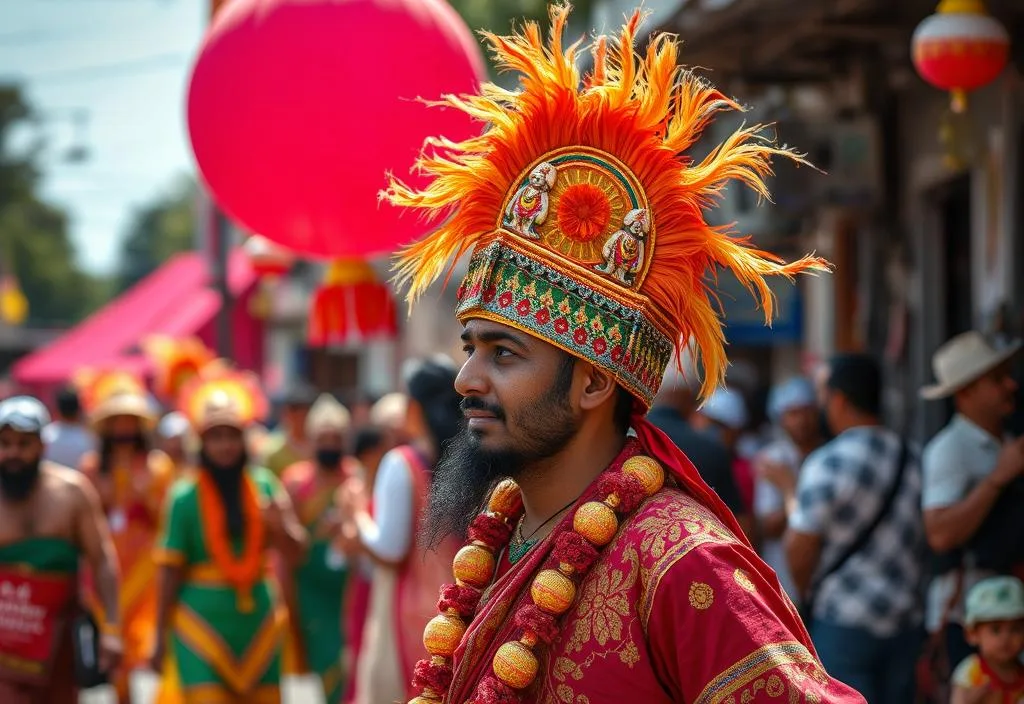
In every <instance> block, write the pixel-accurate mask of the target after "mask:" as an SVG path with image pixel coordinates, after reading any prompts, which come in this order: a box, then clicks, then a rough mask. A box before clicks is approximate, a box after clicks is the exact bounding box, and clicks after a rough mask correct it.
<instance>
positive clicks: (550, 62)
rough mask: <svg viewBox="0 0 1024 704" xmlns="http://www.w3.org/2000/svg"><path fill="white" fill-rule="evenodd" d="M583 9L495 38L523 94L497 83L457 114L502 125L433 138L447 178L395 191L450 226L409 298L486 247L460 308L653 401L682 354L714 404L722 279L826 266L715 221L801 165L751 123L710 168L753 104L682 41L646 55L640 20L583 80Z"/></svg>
mask: <svg viewBox="0 0 1024 704" xmlns="http://www.w3.org/2000/svg"><path fill="white" fill-rule="evenodd" d="M568 14H569V7H568V6H555V7H552V8H551V21H552V27H551V31H550V35H549V38H548V40H547V43H546V44H545V43H544V42H543V40H542V37H541V30H540V28H539V26H538V25H537V24H536V23H533V22H529V23H527V24H526V25H525V27H524V28H523V30H522V31H521V33H517V34H513V35H512V36H509V37H502V36H496V35H494V34H490V33H487V32H485V33H483V36H484V37H485V38H486V39H487V41H488V43H489V44H490V47H491V49H492V51H493V53H494V55H495V57H496V60H497V63H498V65H499V67H500V68H501V69H504V70H512V71H517V72H519V73H520V74H521V78H520V86H519V90H515V91H512V90H506V89H504V88H501V87H499V86H497V85H494V84H490V83H488V84H484V85H483V86H482V89H481V91H480V94H479V95H464V96H445V97H444V99H443V100H442V101H440V103H439V104H440V105H446V106H449V107H451V108H455V109H458V110H461V111H463V112H465V113H467V114H469V115H470V116H472V117H473V118H475V119H477V120H479V121H481V122H483V123H486V125H487V127H486V130H485V131H484V132H483V134H481V135H480V136H478V137H474V138H471V139H467V140H466V141H464V142H458V143H455V142H451V141H448V140H445V139H443V138H435V139H430V140H428V141H427V144H426V147H427V148H429V149H430V151H428V149H425V150H424V153H423V154H422V155H421V157H420V159H419V160H418V162H417V166H418V168H419V169H420V170H421V171H422V172H424V173H426V174H427V175H429V176H431V177H432V180H431V181H430V183H429V185H427V186H426V187H425V188H424V189H423V190H415V189H413V188H410V187H409V186H407V185H405V184H404V183H403V182H402V181H400V180H398V179H395V178H394V177H392V178H391V179H390V184H389V187H388V189H387V190H386V191H385V192H384V193H383V194H382V197H383V198H385V199H387V200H389V201H390V202H391V203H393V204H395V205H398V206H403V207H408V208H413V209H416V210H419V211H421V212H423V213H424V214H426V215H427V216H428V217H429V218H433V219H443V220H442V222H441V224H440V226H439V227H438V228H437V229H436V230H435V231H434V232H433V233H432V234H430V235H428V236H427V237H426V238H424V239H423V240H421V241H419V242H416V243H415V244H413V245H411V246H409V247H407V248H406V249H405V250H404V251H402V252H401V253H400V255H399V259H398V262H397V265H396V269H397V272H398V279H399V281H400V282H402V283H405V284H408V285H409V293H408V297H409V300H410V302H412V301H413V300H415V299H416V297H417V296H419V295H420V294H421V293H422V292H423V291H424V290H425V289H426V287H427V286H429V285H430V284H431V283H432V282H434V281H435V280H437V279H438V278H440V277H442V276H444V275H450V273H451V267H452V266H454V263H455V261H456V260H457V259H458V258H459V257H460V256H462V255H463V254H466V253H467V252H470V251H472V252H473V256H472V258H471V260H470V265H469V273H468V275H467V276H466V278H465V280H464V281H463V282H462V285H461V286H460V287H459V307H458V311H457V315H458V316H459V318H460V319H461V320H463V321H465V320H467V319H470V318H487V319H491V320H496V321H498V322H501V323H503V324H507V325H511V326H514V327H516V328H518V329H521V330H523V331H524V332H527V333H529V334H531V335H534V336H537V337H540V338H542V339H544V340H546V341H549V342H551V343H553V344H555V345H556V346H559V347H561V348H562V349H565V350H566V351H568V352H570V353H572V354H574V355H576V356H578V357H581V358H583V359H586V360H587V361H590V362H592V363H594V364H596V365H598V366H601V367H602V368H605V369H607V370H608V371H609V372H611V373H613V374H615V376H616V379H617V380H618V382H619V383H620V384H622V385H623V386H625V387H626V388H627V389H629V390H630V391H631V392H633V394H634V395H636V396H637V397H638V398H639V399H640V400H641V401H642V402H643V404H644V405H645V406H649V405H650V403H651V401H652V399H653V397H654V395H655V394H656V393H657V390H658V387H659V386H660V383H661V378H662V376H663V374H664V371H665V369H666V367H667V365H668V363H669V361H670V360H671V359H672V356H673V353H674V352H675V353H677V352H678V351H679V350H680V349H681V347H682V346H683V345H685V344H687V341H691V342H692V348H693V349H694V350H695V353H696V355H697V356H698V358H699V361H700V367H702V368H703V370H704V381H703V387H702V394H703V395H707V394H708V393H709V392H710V391H711V390H713V389H714V388H715V387H716V386H717V385H718V384H719V383H720V382H721V381H722V379H723V377H724V375H725V368H726V363H727V362H726V356H725V347H724V344H725V340H724V335H723V332H722V321H721V319H720V317H719V314H718V312H717V311H716V308H715V305H714V299H715V296H714V292H713V290H712V289H711V285H712V283H713V279H714V271H715V267H716V266H723V267H727V268H729V269H731V270H732V271H733V273H734V274H735V275H736V276H737V278H738V279H739V280H740V281H741V282H743V284H744V285H745V286H746V287H747V288H748V289H749V290H751V291H752V292H753V293H754V294H755V295H756V296H757V297H758V298H759V300H760V302H761V304H762V306H763V308H764V313H765V318H766V321H768V322H770V321H771V318H772V314H773V311H772V307H773V306H772V304H773V298H772V294H771V291H770V290H769V288H768V284H767V282H766V281H765V277H766V276H769V275H783V276H787V277H792V276H793V275H795V274H797V273H799V272H802V271H806V270H810V269H826V268H827V267H828V264H827V263H826V262H825V261H824V260H822V259H818V258H816V257H805V258H802V259H800V260H799V261H796V262H793V263H789V264H786V263H784V262H782V261H781V260H780V259H778V258H777V257H775V256H773V255H771V254H768V253H766V252H762V251H759V250H757V249H754V248H752V247H751V246H750V242H749V240H748V239H746V238H738V237H734V236H732V234H731V233H730V232H729V231H728V230H727V229H725V228H718V227H713V226H711V225H709V224H708V223H707V222H706V221H705V219H704V216H703V210H704V209H705V208H708V207H710V206H712V205H713V204H714V203H715V201H716V199H717V196H718V195H719V194H720V193H721V191H722V189H723V188H724V186H725V185H726V184H727V183H728V182H729V181H731V180H736V181H739V182H741V183H743V184H745V185H747V186H749V187H751V188H753V189H754V191H755V192H757V193H758V194H759V195H760V196H762V197H765V198H767V197H768V191H767V187H766V185H765V183H764V178H765V177H766V176H768V175H769V174H770V173H771V159H772V157H775V156H784V157H788V158H792V159H795V160H797V161H801V158H800V157H799V155H796V154H794V153H793V152H792V151H790V150H788V149H785V148H779V147H777V146H775V145H774V144H773V143H772V142H771V141H770V140H769V139H767V138H766V137H765V136H764V134H763V131H762V128H761V127H760V126H753V127H744V128H741V129H739V130H738V131H736V132H735V133H733V134H732V135H731V136H730V137H728V138H727V139H726V140H725V141H724V142H722V143H721V144H719V145H717V146H716V147H715V148H714V149H712V150H711V152H710V154H709V155H708V156H707V157H705V158H704V159H703V160H701V161H699V162H694V161H693V160H692V159H690V158H689V157H687V156H686V152H687V150H689V149H690V148H691V147H692V146H693V145H694V143H695V142H696V141H697V140H698V138H699V137H700V136H701V134H702V132H703V130H704V128H706V127H707V126H708V124H709V123H710V122H711V121H712V120H713V119H714V118H715V116H716V115H717V114H718V113H720V112H722V111H725V110H739V109H740V108H739V106H738V105H737V104H736V103H735V102H734V101H732V100H731V99H729V98H727V97H725V96H724V95H723V94H722V93H720V92H719V91H718V90H716V89H715V88H714V87H713V86H711V85H710V84H709V83H707V82H706V81H704V80H702V79H700V78H698V77H697V76H695V75H694V74H693V73H691V72H689V71H686V70H684V69H682V68H681V67H679V65H678V63H677V59H678V46H677V43H676V41H675V39H674V38H673V37H670V36H668V35H665V34H660V35H657V36H654V37H653V38H652V39H651V41H650V43H649V44H648V46H647V50H646V52H644V53H641V52H638V51H637V50H636V49H635V48H634V43H635V40H636V33H637V28H638V26H639V24H640V20H641V15H640V13H639V12H638V13H635V14H634V15H633V16H632V18H630V19H629V20H628V21H627V22H626V24H625V25H624V27H623V28H622V30H621V33H620V34H619V36H618V38H617V39H616V40H614V41H612V42H611V43H610V45H609V42H608V41H607V40H606V39H605V38H604V37H599V38H598V39H596V40H595V42H594V44H593V46H592V51H593V57H594V67H593V70H592V72H591V73H590V75H588V76H586V77H585V79H583V78H582V77H581V75H580V72H579V69H578V68H577V55H578V52H579V49H580V42H577V43H575V44H572V45H570V46H565V45H564V44H563V35H564V32H565V26H566V20H567V17H568Z"/></svg>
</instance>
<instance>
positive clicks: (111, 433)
mask: <svg viewBox="0 0 1024 704" xmlns="http://www.w3.org/2000/svg"><path fill="white" fill-rule="evenodd" d="M141 434H142V422H141V421H140V420H139V419H138V418H136V417H135V416H114V417H112V418H109V419H107V422H106V427H105V428H104V435H106V436H107V437H108V438H110V440H111V441H113V442H115V443H120V444H131V443H135V442H137V441H138V438H139V436H140V435H141Z"/></svg>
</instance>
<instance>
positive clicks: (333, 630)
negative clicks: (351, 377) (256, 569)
mask: <svg viewBox="0 0 1024 704" xmlns="http://www.w3.org/2000/svg"><path fill="white" fill-rule="evenodd" d="M350 425H351V418H350V416H349V412H348V410H347V409H346V408H345V407H344V406H343V405H341V404H340V403H339V402H338V401H337V400H335V398H334V397H333V396H331V395H330V394H324V395H322V396H321V397H320V398H318V399H317V401H316V403H314V404H313V407H312V408H311V409H310V411H309V417H308V418H307V419H306V437H308V438H309V439H310V441H311V442H312V443H313V457H314V459H313V460H311V461H308V462H299V463H298V464H293V465H292V466H291V467H288V468H287V469H286V470H285V471H284V475H283V477H282V481H283V483H284V486H285V488H286V489H287V490H288V494H289V496H290V497H291V500H292V503H293V504H294V505H295V511H296V513H297V514H298V516H299V519H300V520H301V521H302V524H303V525H304V526H305V528H306V530H307V531H308V532H309V535H310V546H309V551H308V552H307V553H306V556H305V559H304V560H303V561H302V562H301V563H300V564H299V565H298V566H297V567H296V568H295V569H294V570H292V571H291V573H290V574H289V575H287V580H286V582H285V584H287V585H288V587H287V591H288V593H289V594H290V595H292V596H293V597H294V598H292V599H290V600H289V605H288V608H289V612H290V616H291V625H292V634H293V636H294V637H295V639H296V641H297V643H296V645H297V647H296V651H297V652H298V653H299V654H300V655H301V658H300V660H303V661H304V662H300V663H298V669H299V670H300V671H303V672H304V671H309V672H313V673H315V674H316V675H317V676H319V678H320V682H321V684H322V686H323V692H324V701H325V702H331V703H334V702H340V701H341V693H342V690H343V685H344V674H345V672H344V669H343V667H342V651H343V647H344V638H343V637H342V633H343V618H342V606H343V604H344V600H345V596H346V593H345V592H346V586H347V584H348V575H349V567H348V563H347V560H346V559H345V557H344V555H342V554H341V553H340V552H338V551H337V550H335V549H334V547H333V546H332V545H331V541H332V539H333V537H334V532H335V530H334V529H335V526H337V525H338V509H337V508H336V507H335V503H334V496H335V493H336V492H337V491H338V489H339V488H340V487H341V485H342V482H344V481H345V479H347V478H348V477H349V476H351V475H352V474H353V468H352V466H351V464H350V460H349V459H348V458H346V457H345V447H346V444H347V441H348V433H349V430H350Z"/></svg>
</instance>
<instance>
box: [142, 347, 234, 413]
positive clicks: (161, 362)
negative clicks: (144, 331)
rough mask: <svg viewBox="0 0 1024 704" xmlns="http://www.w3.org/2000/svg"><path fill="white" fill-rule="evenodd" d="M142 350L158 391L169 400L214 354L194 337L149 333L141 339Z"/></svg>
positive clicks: (211, 359) (175, 395)
mask: <svg viewBox="0 0 1024 704" xmlns="http://www.w3.org/2000/svg"><path fill="white" fill-rule="evenodd" d="M142 350H143V351H144V352H145V353H146V356H148V357H149V359H150V362H151V363H152V365H153V370H154V374H153V386H154V388H155V390H156V392H157V394H158V395H159V396H160V397H161V398H162V399H164V400H165V401H168V402H171V403H173V402H174V400H175V399H177V397H178V393H179V392H180V391H181V389H182V388H183V387H184V386H185V384H186V383H188V381H189V380H191V379H192V378H193V377H194V376H195V375H196V374H198V373H199V372H200V371H201V370H202V368H203V367H205V366H206V365H207V364H209V363H210V362H212V361H213V360H214V358H215V357H216V355H215V354H214V353H213V350H211V349H210V348H208V347H207V346H206V345H204V344H203V342H202V340H199V339H198V338H195V337H187V338H183V339H178V338H174V337H170V336H168V335H151V336H149V337H147V338H146V339H145V340H143V341H142Z"/></svg>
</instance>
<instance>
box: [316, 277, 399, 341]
mask: <svg viewBox="0 0 1024 704" xmlns="http://www.w3.org/2000/svg"><path fill="white" fill-rule="evenodd" d="M397 334H398V323H397V320H396V318H395V302H394V300H393V299H392V297H391V291H390V289H389V288H388V286H387V284H384V283H381V282H380V281H378V280H377V277H376V276H375V275H374V273H373V269H372V268H371V267H370V265H369V264H368V263H367V262H366V261H363V260H358V259H342V260H338V261H335V262H333V263H332V264H331V266H330V268H329V269H328V270H327V275H326V276H325V277H324V285H323V286H321V287H320V288H319V289H317V290H316V292H315V293H314V294H313V302H312V306H311V308H310V312H309V332H308V335H307V340H308V342H309V344H310V346H311V347H334V346H340V345H349V344H355V343H360V342H368V341H371V340H389V339H393V338H394V337H395V336H396V335H397Z"/></svg>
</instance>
